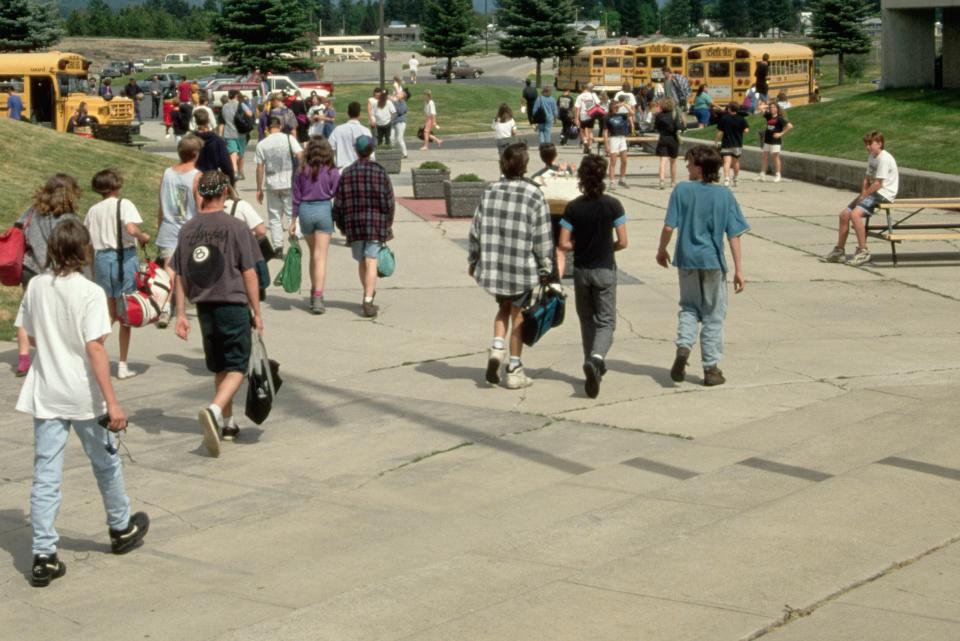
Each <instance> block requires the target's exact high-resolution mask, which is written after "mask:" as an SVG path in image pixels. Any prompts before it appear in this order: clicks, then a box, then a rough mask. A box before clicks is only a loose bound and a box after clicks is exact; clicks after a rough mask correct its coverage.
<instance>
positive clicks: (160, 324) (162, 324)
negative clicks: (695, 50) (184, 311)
mask: <svg viewBox="0 0 960 641" xmlns="http://www.w3.org/2000/svg"><path fill="white" fill-rule="evenodd" d="M169 324H170V312H160V316H158V317H157V329H166V328H167V325H169Z"/></svg>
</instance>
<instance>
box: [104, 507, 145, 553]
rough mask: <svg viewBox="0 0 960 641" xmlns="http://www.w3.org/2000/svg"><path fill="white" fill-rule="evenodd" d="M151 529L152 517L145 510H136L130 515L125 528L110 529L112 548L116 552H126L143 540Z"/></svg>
mask: <svg viewBox="0 0 960 641" xmlns="http://www.w3.org/2000/svg"><path fill="white" fill-rule="evenodd" d="M149 529H150V517H149V516H147V515H146V513H144V512H136V513H135V514H133V515H132V516H131V517H130V521H129V522H128V523H127V527H126V528H125V529H123V530H113V529H111V530H110V549H111V551H112V552H113V553H114V554H126V553H127V552H129V551H130V550H132V549H134V548H136V547H137V546H139V545H140V543H141V542H143V537H145V536H146V535H147V530H149Z"/></svg>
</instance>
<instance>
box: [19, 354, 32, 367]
mask: <svg viewBox="0 0 960 641" xmlns="http://www.w3.org/2000/svg"><path fill="white" fill-rule="evenodd" d="M29 368H30V354H20V355H19V356H17V369H19V370H20V371H23V370H26V369H29Z"/></svg>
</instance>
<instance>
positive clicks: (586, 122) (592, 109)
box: [573, 83, 600, 154]
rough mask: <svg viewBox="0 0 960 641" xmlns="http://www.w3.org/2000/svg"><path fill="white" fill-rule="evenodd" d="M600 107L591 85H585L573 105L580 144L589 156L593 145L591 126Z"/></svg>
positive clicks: (598, 99)
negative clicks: (577, 123) (577, 121)
mask: <svg viewBox="0 0 960 641" xmlns="http://www.w3.org/2000/svg"><path fill="white" fill-rule="evenodd" d="M599 106H600V98H599V97H598V96H597V94H595V93H593V85H592V84H589V83H588V84H587V85H586V86H585V87H584V88H583V91H581V92H580V95H578V96H577V99H576V100H575V101H574V103H573V110H574V111H575V112H576V114H577V118H578V120H579V121H580V142H581V143H582V144H583V153H585V154H589V153H590V147H591V145H593V125H594V118H595V117H596V114H597V109H596V108H597V107H599Z"/></svg>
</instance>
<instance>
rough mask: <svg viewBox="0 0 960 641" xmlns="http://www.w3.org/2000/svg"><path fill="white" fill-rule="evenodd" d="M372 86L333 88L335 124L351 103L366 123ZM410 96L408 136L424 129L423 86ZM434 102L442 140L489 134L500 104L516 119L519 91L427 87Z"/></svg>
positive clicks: (459, 84) (465, 85)
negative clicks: (356, 106) (357, 106)
mask: <svg viewBox="0 0 960 641" xmlns="http://www.w3.org/2000/svg"><path fill="white" fill-rule="evenodd" d="M373 88H374V85H373V84H372V83H365V84H337V85H336V87H335V93H334V96H335V100H334V107H335V108H336V110H337V120H336V122H337V124H339V123H341V122H344V121H346V119H347V105H349V104H350V103H351V102H353V101H354V100H355V101H357V102H359V103H360V104H361V105H363V112H362V114H361V118H360V119H361V121H365V120H366V104H367V98H369V97H370V95H371V94H372V92H373ZM407 88H408V89H409V90H410V93H411V96H410V101H409V102H408V103H407V107H408V108H409V110H410V114H409V116H407V123H408V124H407V132H408V133H410V132H413V133H416V131H417V129H418V128H420V127H421V126H423V92H424V90H425V89H426V88H427V86H425V85H408V86H407ZM429 89H430V90H431V91H432V92H433V100H434V102H435V103H436V104H437V123H438V124H439V125H440V131H439V135H440V137H441V138H443V137H444V136H449V135H450V134H467V133H478V132H482V133H488V132H489V131H490V123H492V122H493V119H494V118H495V117H496V115H497V108H498V107H499V106H500V103H502V102H505V103H507V104H508V105H510V106H511V107H512V108H513V109H515V110H517V113H515V114H514V117H519V115H520V114H519V104H520V89H519V87H494V86H490V85H478V84H477V83H476V82H474V81H473V80H454V81H453V82H452V83H450V84H446V83H430V85H429Z"/></svg>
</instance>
